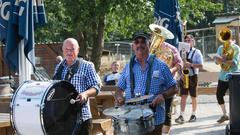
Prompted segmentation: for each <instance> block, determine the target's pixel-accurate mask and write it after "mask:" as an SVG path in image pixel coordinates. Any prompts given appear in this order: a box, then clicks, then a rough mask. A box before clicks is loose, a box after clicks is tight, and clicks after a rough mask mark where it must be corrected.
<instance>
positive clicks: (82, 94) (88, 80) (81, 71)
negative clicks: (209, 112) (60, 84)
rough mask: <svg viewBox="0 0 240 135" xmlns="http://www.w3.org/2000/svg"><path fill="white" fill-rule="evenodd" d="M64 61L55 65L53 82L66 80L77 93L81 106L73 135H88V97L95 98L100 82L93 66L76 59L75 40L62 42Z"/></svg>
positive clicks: (89, 125)
mask: <svg viewBox="0 0 240 135" xmlns="http://www.w3.org/2000/svg"><path fill="white" fill-rule="evenodd" d="M62 50H63V56H64V60H63V61H62V62H61V63H60V64H58V65H57V67H56V70H55V74H54V77H53V79H54V80H66V81H69V82H70V83H71V84H73V85H74V87H75V88H76V90H77V92H78V93H79V94H78V96H77V99H76V100H77V101H78V102H79V103H81V104H82V107H81V108H82V109H81V112H80V113H78V115H77V120H76V124H75V127H74V130H73V133H72V134H73V135H80V134H81V135H90V134H91V130H92V121H91V118H92V115H91V112H90V107H89V103H88V97H93V96H96V95H97V93H98V92H99V90H100V84H101V81H100V79H99V76H98V75H97V73H96V71H95V68H94V65H93V63H91V62H88V61H85V60H83V59H78V57H77V56H78V53H79V45H78V42H77V40H76V39H74V38H68V39H66V40H64V42H63V46H62Z"/></svg>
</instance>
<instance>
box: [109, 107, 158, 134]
mask: <svg viewBox="0 0 240 135" xmlns="http://www.w3.org/2000/svg"><path fill="white" fill-rule="evenodd" d="M130 110H131V111H130V112H128V113H126V114H124V115H120V116H114V117H113V127H114V132H115V134H117V135H144V134H146V133H148V132H150V131H152V130H153V129H154V118H153V112H152V110H151V109H149V108H147V107H144V108H137V106H134V107H131V106H130Z"/></svg>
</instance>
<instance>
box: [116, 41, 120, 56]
mask: <svg viewBox="0 0 240 135" xmlns="http://www.w3.org/2000/svg"><path fill="white" fill-rule="evenodd" d="M115 46H116V47H117V56H118V47H119V46H120V44H118V43H117V44H115Z"/></svg>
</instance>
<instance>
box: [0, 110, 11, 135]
mask: <svg viewBox="0 0 240 135" xmlns="http://www.w3.org/2000/svg"><path fill="white" fill-rule="evenodd" d="M0 135H14V130H13V128H12V126H11V123H10V115H9V113H0Z"/></svg>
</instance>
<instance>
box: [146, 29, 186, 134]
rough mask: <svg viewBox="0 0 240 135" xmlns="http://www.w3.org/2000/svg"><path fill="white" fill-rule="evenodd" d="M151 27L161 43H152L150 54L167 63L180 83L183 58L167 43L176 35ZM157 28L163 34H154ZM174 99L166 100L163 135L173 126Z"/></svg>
mask: <svg viewBox="0 0 240 135" xmlns="http://www.w3.org/2000/svg"><path fill="white" fill-rule="evenodd" d="M149 27H150V29H151V30H152V31H153V35H154V34H156V35H157V37H156V38H158V39H155V40H159V42H156V43H154V42H155V41H152V43H151V46H152V47H151V48H150V52H151V53H152V54H155V55H156V56H157V57H158V58H159V59H160V60H162V61H163V62H165V63H166V64H167V65H168V67H169V69H170V71H171V74H172V76H173V77H174V79H175V80H176V81H177V82H178V81H179V79H180V75H179V73H180V72H181V69H182V67H183V62H182V58H181V56H180V53H179V51H178V49H177V48H176V47H174V46H173V45H171V44H169V43H167V42H165V40H166V39H173V38H174V35H173V34H172V32H170V31H169V30H167V29H166V28H164V27H162V26H159V25H155V24H151V25H150V26H149ZM157 28H158V29H160V31H161V32H159V33H154V32H155V29H157ZM164 33H166V34H164ZM173 99H174V97H170V98H167V99H165V113H166V115H165V121H164V124H163V131H162V134H163V135H165V134H169V133H170V128H171V125H172V102H173Z"/></svg>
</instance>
